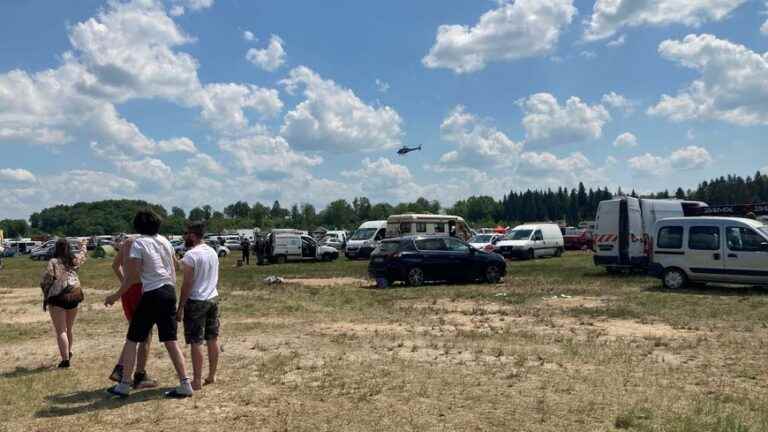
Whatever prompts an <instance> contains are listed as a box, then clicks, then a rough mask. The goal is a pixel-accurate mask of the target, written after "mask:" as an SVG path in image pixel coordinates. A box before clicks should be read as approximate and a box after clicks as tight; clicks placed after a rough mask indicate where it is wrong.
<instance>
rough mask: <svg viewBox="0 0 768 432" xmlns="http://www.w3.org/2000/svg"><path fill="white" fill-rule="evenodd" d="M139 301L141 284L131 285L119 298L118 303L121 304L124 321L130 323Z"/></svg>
mask: <svg viewBox="0 0 768 432" xmlns="http://www.w3.org/2000/svg"><path fill="white" fill-rule="evenodd" d="M140 300H141V284H140V283H137V284H133V285H131V287H130V288H128V291H126V292H125V294H123V296H122V297H121V298H120V303H122V304H123V312H125V319H127V320H128V321H131V320H132V319H133V313H134V312H136V307H137V306H139V301H140Z"/></svg>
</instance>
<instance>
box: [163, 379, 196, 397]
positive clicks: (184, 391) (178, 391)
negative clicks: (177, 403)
mask: <svg viewBox="0 0 768 432" xmlns="http://www.w3.org/2000/svg"><path fill="white" fill-rule="evenodd" d="M192 393H193V390H192V384H191V383H190V382H189V378H187V379H184V380H183V381H182V382H181V383H180V384H179V385H178V387H176V388H175V389H173V390H171V391H169V392H166V393H165V397H168V398H173V399H183V398H188V397H191V396H192Z"/></svg>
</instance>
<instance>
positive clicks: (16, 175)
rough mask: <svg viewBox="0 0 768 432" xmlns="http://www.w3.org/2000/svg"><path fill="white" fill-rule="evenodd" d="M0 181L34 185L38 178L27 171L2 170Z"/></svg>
mask: <svg viewBox="0 0 768 432" xmlns="http://www.w3.org/2000/svg"><path fill="white" fill-rule="evenodd" d="M0 180H2V181H9V182H10V181H13V182H26V183H34V182H35V181H37V178H36V177H35V175H34V174H32V173H31V172H29V171H27V170H25V169H20V168H17V169H13V168H0Z"/></svg>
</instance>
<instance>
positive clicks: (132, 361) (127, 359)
mask: <svg viewBox="0 0 768 432" xmlns="http://www.w3.org/2000/svg"><path fill="white" fill-rule="evenodd" d="M136 345H137V343H136V342H131V341H129V340H126V341H125V346H123V353H124V355H123V383H125V384H128V385H130V384H131V377H132V376H133V368H134V367H135V366H136V349H137V347H136Z"/></svg>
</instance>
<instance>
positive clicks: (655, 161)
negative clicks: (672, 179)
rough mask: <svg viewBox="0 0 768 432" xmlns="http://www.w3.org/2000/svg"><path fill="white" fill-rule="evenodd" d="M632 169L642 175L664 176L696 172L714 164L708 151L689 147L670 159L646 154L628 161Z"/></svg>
mask: <svg viewBox="0 0 768 432" xmlns="http://www.w3.org/2000/svg"><path fill="white" fill-rule="evenodd" d="M628 162H629V166H630V168H632V169H633V170H634V171H636V172H638V173H640V174H646V175H653V176H663V175H668V174H671V173H672V172H674V171H676V170H696V169H701V168H705V167H707V166H709V165H711V164H712V156H711V155H710V154H709V152H708V151H707V149H705V148H703V147H698V146H687V147H684V148H681V149H678V150H675V151H674V152H672V154H671V155H670V156H668V157H661V156H656V155H653V154H650V153H645V154H643V155H641V156H635V157H633V158H630V159H629V160H628Z"/></svg>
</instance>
